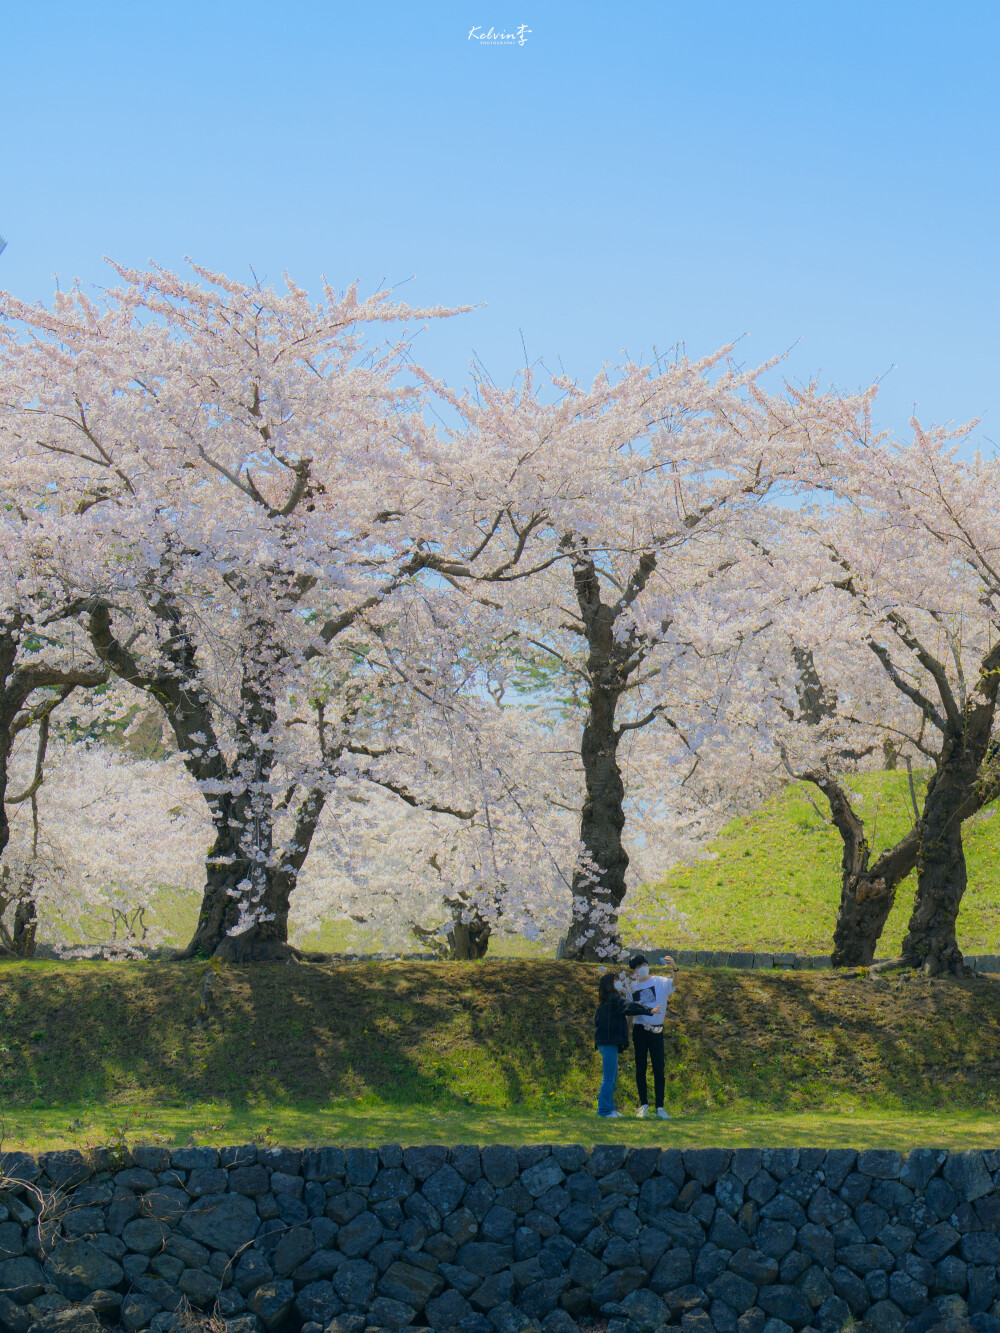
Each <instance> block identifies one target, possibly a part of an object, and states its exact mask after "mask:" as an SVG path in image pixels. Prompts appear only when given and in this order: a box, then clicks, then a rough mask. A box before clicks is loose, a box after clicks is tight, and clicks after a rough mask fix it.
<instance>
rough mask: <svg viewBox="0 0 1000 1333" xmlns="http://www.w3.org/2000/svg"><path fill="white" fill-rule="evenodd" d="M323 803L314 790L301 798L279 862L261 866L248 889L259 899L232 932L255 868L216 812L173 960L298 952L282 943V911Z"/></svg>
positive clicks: (247, 958) (239, 959) (246, 959)
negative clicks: (200, 889) (196, 894)
mask: <svg viewBox="0 0 1000 1333" xmlns="http://www.w3.org/2000/svg"><path fill="white" fill-rule="evenodd" d="M325 802H326V794H325V792H323V791H321V790H320V789H318V788H314V789H313V790H312V791H310V792H309V793H308V794H307V795H306V797H305V798H304V799H303V801H302V803H301V805H300V806H299V808H298V813H297V815H296V819H295V828H294V830H293V832H292V835H291V837H290V838H289V841H288V846H287V849H286V852H285V854H284V856H283V857H282V858H281V861H280V862H279V864H277V865H273V866H265V867H263V876H262V877H259V880H258V882H259V883H260V885H261V887H260V888H259V889H257V890H254V892H255V893H259V894H260V896H259V900H258V901H256V902H255V903H254V904H253V905H252V906H253V912H252V915H253V917H254V920H253V922H252V924H250V925H249V926H248V927H246V928H242V929H238V931H237V933H235V934H233V933H232V931H233V929H234V927H240V926H241V915H245V914H246V913H245V908H246V905H247V892H248V890H247V887H246V886H247V884H248V883H250V884H252V883H253V878H254V872H255V870H257V867H255V866H254V865H253V864H252V863H251V861H250V860H249V859H248V858H247V856H246V854H245V852H244V851H243V849H242V847H241V843H240V838H239V836H238V832H234V830H233V829H232V828H231V827H230V818H229V815H228V814H227V811H226V810H225V809H220V810H219V811H218V812H217V814H216V826H217V829H218V832H217V833H216V838H215V842H214V843H213V844H212V848H211V850H210V852H209V854H208V858H207V872H206V882H205V890H204V893H203V894H202V902H201V911H200V912H199V914H198V924H197V926H196V927H195V932H194V935H193V936H192V938H191V942H190V943H189V944H188V946H187V948H186V949H184V950H183V951H182V952H181V953H180V954H179V955H178V956H179V957H181V958H190V957H193V956H194V955H195V954H206V955H209V956H212V955H214V956H215V957H217V958H221V959H224V960H225V961H227V962H233V963H250V962H265V961H267V960H269V959H276V958H287V957H288V956H289V955H290V954H297V953H298V950H297V949H295V948H293V946H292V945H290V944H289V943H288V913H289V908H290V906H291V898H292V894H293V893H294V891H295V887H296V885H297V883H298V878H299V873H300V872H301V870H302V866H303V864H304V862H305V859H306V855H307V854H308V851H309V847H310V845H311V843H312V838H313V834H314V833H315V831H316V826H317V824H318V823H319V819H320V815H321V814H322V813H323V806H324V804H325Z"/></svg>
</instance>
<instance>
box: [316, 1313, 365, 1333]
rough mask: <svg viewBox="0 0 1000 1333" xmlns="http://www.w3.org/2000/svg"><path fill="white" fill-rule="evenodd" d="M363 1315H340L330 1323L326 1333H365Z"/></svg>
mask: <svg viewBox="0 0 1000 1333" xmlns="http://www.w3.org/2000/svg"><path fill="white" fill-rule="evenodd" d="M365 1323H366V1320H365V1317H364V1315H363V1314H339V1315H336V1316H335V1317H334V1318H333V1319H331V1321H330V1325H329V1327H328V1328H327V1330H326V1333H365Z"/></svg>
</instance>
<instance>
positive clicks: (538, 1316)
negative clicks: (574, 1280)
mask: <svg viewBox="0 0 1000 1333" xmlns="http://www.w3.org/2000/svg"><path fill="white" fill-rule="evenodd" d="M569 1285H570V1278H569V1275H568V1274H567V1273H561V1274H559V1275H558V1276H552V1277H544V1278H541V1279H540V1280H539V1281H538V1282H532V1283H531V1284H530V1285H529V1286H527V1287H525V1289H524V1290H523V1291H522V1292H521V1294H520V1296H519V1297H518V1302H517V1303H518V1305H519V1307H520V1308H521V1309H522V1310H523V1311H524V1312H525V1314H527V1315H530V1316H531V1318H532V1319H534V1320H536V1321H538V1322H540V1321H541V1320H542V1319H544V1318H545V1316H546V1315H547V1314H551V1313H552V1311H553V1310H554V1309H555V1308H556V1306H557V1305H558V1304H559V1298H560V1296H561V1295H562V1294H563V1292H564V1291H565V1290H566V1288H567V1287H568V1286H569Z"/></svg>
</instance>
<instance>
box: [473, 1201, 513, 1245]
mask: <svg viewBox="0 0 1000 1333" xmlns="http://www.w3.org/2000/svg"><path fill="white" fill-rule="evenodd" d="M516 1226H517V1214H516V1213H515V1212H514V1211H513V1210H512V1209H510V1208H502V1207H500V1206H499V1205H494V1206H493V1207H492V1208H491V1209H490V1210H489V1212H488V1213H487V1214H486V1216H485V1217H484V1218H483V1221H482V1225H481V1227H480V1230H479V1234H480V1235H481V1236H482V1238H483V1240H492V1241H500V1242H501V1243H503V1244H509V1243H510V1242H511V1241H512V1240H513V1239H514V1230H515V1228H516Z"/></svg>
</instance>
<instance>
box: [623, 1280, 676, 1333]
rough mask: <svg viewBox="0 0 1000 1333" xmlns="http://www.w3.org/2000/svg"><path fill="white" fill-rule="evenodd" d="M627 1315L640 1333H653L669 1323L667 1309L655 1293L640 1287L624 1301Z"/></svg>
mask: <svg viewBox="0 0 1000 1333" xmlns="http://www.w3.org/2000/svg"><path fill="white" fill-rule="evenodd" d="M622 1305H623V1306H624V1308H625V1312H626V1315H627V1316H628V1318H629V1319H631V1320H632V1322H633V1323H634V1324H636V1325H638V1327H639V1330H640V1333H653V1330H654V1329H657V1328H659V1326H660V1325H661V1324H665V1323H666V1322H667V1308H666V1306H665V1305H664V1304H663V1302H662V1301H661V1300H660V1298H659V1296H657V1295H656V1293H655V1292H653V1291H650V1290H649V1288H648V1287H639V1288H637V1289H636V1290H635V1291H632V1292H629V1294H628V1295H627V1296H626V1297H625V1299H624V1300H623V1301H622Z"/></svg>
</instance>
